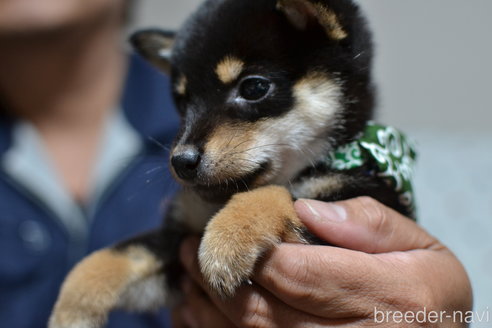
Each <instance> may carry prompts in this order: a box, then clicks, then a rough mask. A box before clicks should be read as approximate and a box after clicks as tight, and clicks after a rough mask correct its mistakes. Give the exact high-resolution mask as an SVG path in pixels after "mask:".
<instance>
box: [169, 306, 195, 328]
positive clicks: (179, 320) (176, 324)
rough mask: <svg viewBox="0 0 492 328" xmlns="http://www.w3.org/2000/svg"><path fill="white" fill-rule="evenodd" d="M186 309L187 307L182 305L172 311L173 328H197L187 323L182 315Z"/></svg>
mask: <svg viewBox="0 0 492 328" xmlns="http://www.w3.org/2000/svg"><path fill="white" fill-rule="evenodd" d="M184 307H185V305H184V304H181V305H179V306H177V307H176V308H174V309H173V310H172V312H171V322H172V326H173V328H195V327H193V326H191V325H189V324H187V323H186V320H185V318H184V316H183V314H182V311H183V308H184Z"/></svg>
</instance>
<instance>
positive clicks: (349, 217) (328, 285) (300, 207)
mask: <svg viewBox="0 0 492 328" xmlns="http://www.w3.org/2000/svg"><path fill="white" fill-rule="evenodd" d="M296 210H297V212H298V215H299V217H300V218H301V219H302V221H303V222H304V223H305V224H306V226H307V227H308V228H309V229H310V230H311V231H312V232H314V233H315V234H317V235H318V236H319V237H320V238H322V239H324V240H326V241H327V242H329V243H330V244H332V245H336V246H339V247H329V246H314V245H295V244H281V245H279V247H277V248H276V249H275V250H274V251H273V252H271V253H270V254H267V256H266V258H265V259H264V261H263V262H262V263H261V264H259V265H258V266H257V271H256V274H255V276H254V279H253V281H254V283H253V284H252V285H251V286H244V287H241V289H239V292H238V294H237V295H236V296H235V297H234V298H232V299H229V300H221V299H219V298H217V297H215V296H214V295H213V294H211V293H209V292H207V288H206V286H205V285H204V284H203V282H202V279H201V275H200V272H199V268H198V263H197V260H196V253H197V248H198V244H199V240H198V239H196V238H191V239H189V240H187V241H186V242H185V243H184V244H183V246H182V252H181V257H182V262H183V264H184V266H185V267H186V269H187V272H188V275H189V277H187V278H186V279H185V283H184V290H185V303H184V304H182V305H181V306H180V307H179V308H177V309H176V310H175V312H174V314H175V318H176V320H177V321H176V327H179V328H181V327H189V328H197V327H200V328H205V327H214V328H221V327H291V328H295V327H299V328H309V327H337V326H343V327H366V326H367V327H370V326H374V325H375V324H379V325H380V326H387V327H394V326H395V324H396V323H398V322H401V323H402V324H406V326H422V324H423V323H424V322H422V321H425V324H431V323H435V324H437V326H443V327H462V326H466V324H464V323H461V322H456V323H453V322H452V321H453V318H452V315H453V313H454V311H462V312H463V314H465V312H466V311H468V310H470V309H471V306H472V296H471V294H472V293H471V287H470V282H469V280H468V277H467V274H466V272H465V270H464V269H463V267H462V265H461V264H460V262H459V261H458V260H457V259H456V257H455V256H454V255H453V254H452V253H451V252H450V251H449V250H448V249H447V248H446V247H445V246H443V245H442V244H441V243H440V242H439V241H438V240H436V239H435V238H433V237H432V236H430V235H429V234H428V233H427V232H426V231H425V230H423V229H422V228H420V227H419V226H418V225H417V224H415V223H414V222H413V221H411V220H409V219H407V218H405V217H403V216H401V215H400V214H398V213H397V212H395V211H393V210H392V209H389V208H387V207H385V206H383V205H381V204H379V203H378V202H376V201H374V200H372V199H370V198H367V197H361V198H356V199H352V200H348V201H342V202H337V203H331V204H330V203H323V202H318V201H305V200H301V201H297V202H296ZM419 311H420V312H419ZM444 311H446V312H444ZM400 314H401V315H400ZM448 315H450V316H449V317H450V318H451V319H449V318H448ZM436 316H437V317H436ZM457 317H459V316H457ZM178 321H181V323H178ZM419 321H420V322H419ZM440 323H442V325H441V324H440Z"/></svg>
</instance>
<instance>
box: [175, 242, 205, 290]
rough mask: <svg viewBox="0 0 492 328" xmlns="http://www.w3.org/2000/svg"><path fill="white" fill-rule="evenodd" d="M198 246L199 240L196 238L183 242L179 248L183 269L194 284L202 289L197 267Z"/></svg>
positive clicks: (201, 280)
mask: <svg viewBox="0 0 492 328" xmlns="http://www.w3.org/2000/svg"><path fill="white" fill-rule="evenodd" d="M199 246H200V239H199V238H197V237H190V238H187V239H185V240H184V241H183V243H182V244H181V248H180V253H179V256H180V259H181V263H182V264H183V266H184V267H185V269H186V271H187V273H188V274H189V275H190V277H191V278H192V279H193V280H194V281H195V283H197V284H199V285H200V286H202V288H203V287H204V282H203V279H202V276H201V274H200V267H199V265H198V259H197V257H198V247H199Z"/></svg>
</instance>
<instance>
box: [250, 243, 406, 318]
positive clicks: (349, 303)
mask: <svg viewBox="0 0 492 328" xmlns="http://www.w3.org/2000/svg"><path fill="white" fill-rule="evenodd" d="M387 269H388V265H387V264H386V263H384V262H383V261H381V260H379V259H378V258H376V257H374V256H373V255H370V254H367V253H363V252H357V251H352V250H347V249H343V248H337V247H329V246H314V245H297V244H282V245H280V246H279V247H277V248H276V249H275V250H274V251H272V252H271V253H269V254H268V255H267V256H266V257H265V259H264V261H262V262H261V263H260V265H258V266H257V270H256V272H255V276H254V278H253V280H254V281H255V282H256V283H258V284H259V285H261V286H262V287H263V288H265V289H266V290H268V292H270V293H271V294H273V295H274V296H275V297H276V298H278V299H279V300H280V301H282V302H283V303H285V304H287V305H289V306H290V307H292V308H295V309H298V310H300V311H302V312H305V313H309V314H312V315H316V316H320V317H325V318H330V319H342V318H348V317H351V318H362V317H368V316H370V310H371V309H370V308H369V307H368V306H367V305H368V304H372V303H373V302H374V299H375V296H377V295H380V294H381V293H383V292H386V291H385V288H381V286H383V287H385V286H390V287H389V288H393V291H392V292H394V293H398V292H399V291H401V289H400V288H405V287H406V285H407V284H411V283H412V282H413V280H411V279H409V280H408V281H405V282H404V283H400V282H399V281H397V277H399V275H396V274H395V275H390V277H387V276H386V275H387V271H386V270H387ZM390 269H391V270H393V268H391V266H390Z"/></svg>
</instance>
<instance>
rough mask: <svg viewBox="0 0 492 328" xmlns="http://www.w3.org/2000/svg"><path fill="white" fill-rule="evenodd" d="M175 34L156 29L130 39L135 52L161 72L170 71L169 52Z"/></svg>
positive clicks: (136, 34)
mask: <svg viewBox="0 0 492 328" xmlns="http://www.w3.org/2000/svg"><path fill="white" fill-rule="evenodd" d="M174 36H175V33H174V32H171V31H162V30H158V29H150V30H142V31H138V32H136V33H134V34H133V35H132V36H131V37H130V42H131V44H132V45H133V47H134V48H135V50H136V51H137V52H138V53H139V54H141V55H142V56H143V57H144V58H146V59H147V60H148V61H149V62H151V63H152V64H153V65H154V66H156V67H157V68H159V69H160V70H161V71H163V72H165V73H167V74H169V73H170V71H171V52H172V48H173V44H174Z"/></svg>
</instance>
